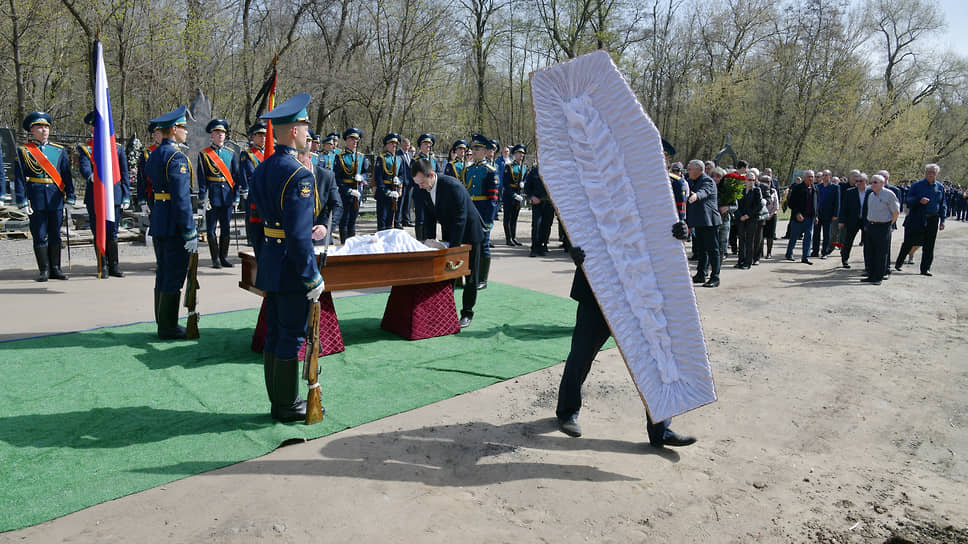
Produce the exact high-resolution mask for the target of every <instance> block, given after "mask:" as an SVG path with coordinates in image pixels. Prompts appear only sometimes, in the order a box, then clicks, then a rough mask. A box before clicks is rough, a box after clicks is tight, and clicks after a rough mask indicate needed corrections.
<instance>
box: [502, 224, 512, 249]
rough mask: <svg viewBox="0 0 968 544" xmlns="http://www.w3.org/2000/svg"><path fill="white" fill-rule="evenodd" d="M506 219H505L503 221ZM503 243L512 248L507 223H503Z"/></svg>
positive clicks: (509, 229) (509, 227) (509, 228)
mask: <svg viewBox="0 0 968 544" xmlns="http://www.w3.org/2000/svg"><path fill="white" fill-rule="evenodd" d="M506 219H507V217H505V220H506ZM504 243H505V244H507V245H509V246H511V247H514V239H513V238H512V237H511V225H508V223H507V221H505V222H504Z"/></svg>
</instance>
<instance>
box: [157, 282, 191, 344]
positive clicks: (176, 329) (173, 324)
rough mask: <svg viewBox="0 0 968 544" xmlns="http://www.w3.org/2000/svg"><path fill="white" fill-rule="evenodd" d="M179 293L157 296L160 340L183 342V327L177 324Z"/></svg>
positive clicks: (162, 293)
mask: <svg viewBox="0 0 968 544" xmlns="http://www.w3.org/2000/svg"><path fill="white" fill-rule="evenodd" d="M180 301H181V291H175V292H174V293H166V292H164V291H162V292H160V293H159V294H158V338H161V339H162V340H183V339H184V338H185V327H182V326H181V325H179V324H178V303H179V302H180Z"/></svg>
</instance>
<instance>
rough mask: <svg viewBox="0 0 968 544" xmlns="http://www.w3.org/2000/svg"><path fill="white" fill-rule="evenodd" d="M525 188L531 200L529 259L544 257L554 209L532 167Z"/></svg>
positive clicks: (542, 182) (535, 168)
mask: <svg viewBox="0 0 968 544" xmlns="http://www.w3.org/2000/svg"><path fill="white" fill-rule="evenodd" d="M525 188H526V193H527V196H528V198H530V199H531V254H530V256H531V257H538V256H541V257H544V256H545V255H547V254H548V239H549V238H551V223H552V222H553V221H554V219H555V208H554V206H553V205H552V204H551V198H550V197H549V196H548V188H547V187H545V184H544V180H543V179H541V174H540V173H539V172H538V165H537V164H536V165H534V168H532V169H531V170H530V171H529V172H528V175H527V177H526V178H525Z"/></svg>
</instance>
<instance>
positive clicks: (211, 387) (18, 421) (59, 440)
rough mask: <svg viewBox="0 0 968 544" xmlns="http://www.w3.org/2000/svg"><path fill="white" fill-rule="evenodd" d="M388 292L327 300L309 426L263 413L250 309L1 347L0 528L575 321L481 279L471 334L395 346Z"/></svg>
mask: <svg viewBox="0 0 968 544" xmlns="http://www.w3.org/2000/svg"><path fill="white" fill-rule="evenodd" d="M457 297H458V306H459V297H460V292H459V291H458V292H457ZM386 299H387V294H385V293H384V294H375V295H365V296H356V297H346V298H338V299H336V300H335V304H336V312H337V315H338V316H339V318H340V327H341V330H342V333H343V339H344V342H345V343H346V346H347V347H346V351H344V352H343V353H339V354H335V355H330V356H327V357H323V358H321V359H320V365H321V377H320V383H321V384H322V387H323V405H324V406H325V407H326V409H327V412H326V417H325V420H324V421H323V422H322V423H320V424H316V425H312V426H306V425H303V424H301V423H294V424H287V425H283V424H278V423H275V422H273V421H272V419H271V418H270V417H269V416H268V400H267V398H266V393H265V386H264V384H263V375H262V356H261V355H258V354H256V353H253V352H252V351H251V350H250V349H249V341H250V339H251V333H252V328H253V326H254V324H255V321H256V316H257V313H258V309H252V310H241V311H236V312H228V313H223V314H217V315H203V316H202V319H201V323H200V330H201V338H200V339H198V340H192V341H180V342H161V341H158V339H157V337H156V336H155V334H154V332H155V331H154V323H138V324H132V325H125V326H120V327H110V328H102V329H95V330H90V331H84V332H78V333H71V334H65V335H59V336H49V337H44V338H34V339H26V340H17V341H12V342H5V343H0V376H3V378H2V379H3V387H2V388H0V466H2V467H3V472H2V474H0V531H9V530H13V529H18V528H22V527H26V526H29V525H34V524H37V523H40V522H43V521H47V520H49V519H52V518H55V517H58V516H62V515H64V514H67V513H70V512H74V511H77V510H80V509H83V508H86V507H88V506H92V505H94V504H98V503H101V502H104V501H108V500H111V499H114V498H117V497H122V496H125V495H128V494H130V493H135V492H138V491H142V490H144V489H149V488H151V487H155V486H158V485H161V484H164V483H167V482H170V481H173V480H177V479H179V478H184V477H186V476H190V475H193V474H198V473H201V472H204V471H208V470H212V469H216V468H219V467H223V466H227V465H231V464H233V463H237V462H240V461H244V460H246V459H251V458H254V457H258V456H260V455H263V454H265V453H267V452H270V451H272V450H273V449H275V448H276V447H278V446H279V445H280V444H281V443H282V442H283V441H285V440H287V439H291V438H317V437H320V436H324V435H327V434H331V433H334V432H337V431H340V430H343V429H346V428H349V427H353V426H356V425H360V424H362V423H366V422H369V421H373V420H375V419H379V418H382V417H386V416H388V415H392V414H396V413H399V412H403V411H406V410H411V409H413V408H417V407H420V406H424V405H427V404H430V403H433V402H436V401H439V400H442V399H446V398H449V397H452V396H455V395H459V394H461V393H465V392H468V391H472V390H475V389H479V388H482V387H485V386H487V385H491V384H493V383H496V382H499V381H502V380H506V379H509V378H512V377H515V376H519V375H522V374H525V373H528V372H532V371H535V370H538V369H541V368H546V367H548V366H551V365H554V364H556V363H558V362H560V361H561V360H563V359H564V357H565V355H567V353H568V347H569V342H570V337H571V331H572V327H573V325H574V319H575V318H574V315H575V314H574V312H575V303H574V302H573V301H571V300H569V299H564V298H559V297H554V296H550V295H546V294H543V293H538V292H535V291H529V290H526V289H520V288H516V287H511V286H507V285H501V284H497V283H490V285H489V287H488V289H487V291H482V292H481V294H480V296H479V297H478V303H477V306H476V308H475V311H476V315H475V318H474V323H473V325H472V326H471V327H470V328H468V329H465V330H464V331H463V332H461V333H460V334H458V335H451V336H445V337H441V338H431V339H427V340H420V341H407V340H403V339H401V338H400V337H398V336H396V335H394V334H392V333H389V332H386V331H384V330H382V329H380V320H381V318H382V316H383V308H384V306H385V304H386ZM610 345H612V344H610ZM305 389H306V386H305V382H303V386H302V390H303V393H302V394H303V396H305Z"/></svg>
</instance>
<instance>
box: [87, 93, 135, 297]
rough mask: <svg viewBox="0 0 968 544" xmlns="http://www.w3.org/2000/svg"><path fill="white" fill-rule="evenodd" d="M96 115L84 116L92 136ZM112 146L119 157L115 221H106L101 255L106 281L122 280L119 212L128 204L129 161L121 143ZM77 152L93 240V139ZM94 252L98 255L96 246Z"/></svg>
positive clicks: (129, 192) (95, 223)
mask: <svg viewBox="0 0 968 544" xmlns="http://www.w3.org/2000/svg"><path fill="white" fill-rule="evenodd" d="M96 116H97V112H95V111H92V112H90V113H88V114H87V115H86V116H84V123H85V124H86V125H87V126H88V127H89V129H90V131H91V134H92V135H93V134H94V122H95V120H96ZM114 145H115V148H116V149H115V153H117V155H118V169H119V170H120V172H117V173H118V174H120V176H121V179H120V180H118V179H115V180H114V221H105V222H104V225H105V232H104V235H105V236H104V240H105V247H104V253H105V255H101V256H100V257H101V259H100V261H101V277H102V278H104V279H107V277H108V275H111V276H114V277H116V278H123V277H124V273H123V272H121V267H120V266H118V222H119V221H121V209H122V208H124V209H128V206H130V204H131V186H130V185H129V183H128V159H127V157H126V156H125V154H124V148H122V147H121V144H114ZM77 150H78V151H79V152H80V160H79V161H78V163H79V164H78V166H79V168H80V171H81V176H83V177H84V179H86V180H87V183H86V184H85V186H84V205H85V206H87V215H88V218H89V219H90V221H89V223H90V226H91V234H94V236H95V238H96V237H97V233H96V232H95V228H96V227H97V214H96V212H95V206H94V169H95V165H94V139H93V138H92V139H90V140H88V141H87V143H86V144H78V145H77ZM94 251H95V253H97V249H96V244H95V250H94Z"/></svg>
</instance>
